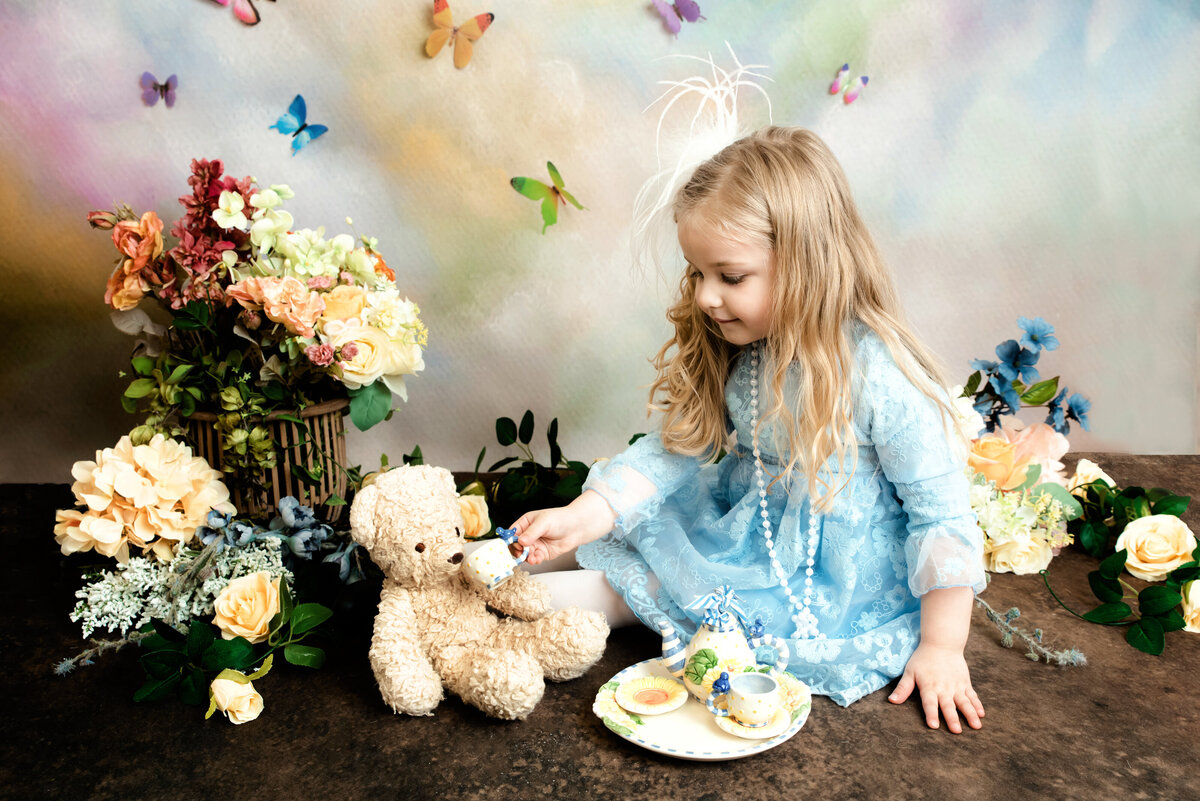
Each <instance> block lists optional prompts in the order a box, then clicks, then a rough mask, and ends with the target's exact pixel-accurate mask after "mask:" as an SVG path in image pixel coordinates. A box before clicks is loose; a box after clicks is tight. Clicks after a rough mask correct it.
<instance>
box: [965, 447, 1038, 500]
mask: <svg viewBox="0 0 1200 801" xmlns="http://www.w3.org/2000/svg"><path fill="white" fill-rule="evenodd" d="M967 464H969V465H970V466H971V468H972V469H973V470H974V471H975V472H976V473H980V474H982V475H984V476H985V477H987V478H988V479H990V480H991V481H994V482H995V483H996V486H997V487H998V488H999V489H1002V490H1011V489H1016V488H1017V487H1019V486H1021V485H1022V484H1023V483H1025V474H1026V472H1027V471H1028V468H1029V463H1028V461H1024V462H1018V461H1017V458H1016V452H1015V449H1014V447H1013V445H1012V443H1011V442H1009V441H1008V440H1007V439H1005V438H1004V436H1002V435H1000V434H984V435H983V436H982V437H980V438H979V439H976V440H973V441H972V442H971V453H970V455H969V456H968V457H967Z"/></svg>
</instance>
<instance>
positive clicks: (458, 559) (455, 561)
mask: <svg viewBox="0 0 1200 801" xmlns="http://www.w3.org/2000/svg"><path fill="white" fill-rule="evenodd" d="M462 560H463V555H462V551H459V552H458V553H456V554H454V556H451V557H450V559H449V562H450V564H452V565H457V564H458V563H459V562H461V561H462Z"/></svg>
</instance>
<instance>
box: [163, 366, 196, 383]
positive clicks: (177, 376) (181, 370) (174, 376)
mask: <svg viewBox="0 0 1200 801" xmlns="http://www.w3.org/2000/svg"><path fill="white" fill-rule="evenodd" d="M191 371H192V366H191V365H190V364H181V365H179V366H178V367H176V368H175V369H174V370H172V371H171V375H170V377H169V378H168V379H167V383H168V384H178V383H179V382H180V381H182V380H183V377H184V376H185V375H187V374H188V373H190V372H191Z"/></svg>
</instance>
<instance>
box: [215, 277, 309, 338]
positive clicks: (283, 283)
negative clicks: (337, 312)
mask: <svg viewBox="0 0 1200 801" xmlns="http://www.w3.org/2000/svg"><path fill="white" fill-rule="evenodd" d="M225 294H226V295H227V296H228V297H231V298H233V299H234V300H236V301H237V302H238V303H240V304H242V306H243V307H244V308H247V309H252V310H255V311H257V310H258V309H262V310H263V313H264V314H266V315H267V318H268V319H270V320H274V321H275V322H277V323H283V326H284V328H286V329H287V330H288V331H291V332H292V333H293V334H297V335H299V336H304V337H311V336H313V335H315V334H316V331H315V330H314V329H313V324H314V323H316V321H317V319H318V318H319V317H320V316H321V313H322V312H324V311H325V301H324V300H323V299H322V298H321V296H320V294H318V293H316V292H313V291H312V290H310V289H309V288H308V287H306V286H305V285H304V283H303V282H302V281H300V280H299V279H298V278H293V277H291V276H288V277H287V278H246V279H244V280H242V281H239V282H238V283H236V284H234V285H233V286H231V287H229V289H228V290H226V292H225Z"/></svg>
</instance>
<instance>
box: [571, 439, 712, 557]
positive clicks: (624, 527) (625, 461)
mask: <svg viewBox="0 0 1200 801" xmlns="http://www.w3.org/2000/svg"><path fill="white" fill-rule="evenodd" d="M699 471H700V459H699V458H697V457H694V456H682V455H680V454H677V453H671V452H670V451H668V450H667V449H666V448H665V447H663V444H662V437H660V436H659V434H658V432H657V431H652V432H651V433H649V434H647V435H646V436H644V437H642V438H641V439H639V440H638V441H637V442H635V443H633V444H632V445H630V446H629V447H628V448H627V449H625V451H624V452H623V453H621V454H620V455H619V456H616V457H614V458H612V459H609V460H607V461H601V462H597V463H596V464H595V465H593V466H592V470H591V472H590V473H589V474H588V477H587V481H585V482H584V484H583V488H584V490H591V491H592V492H595V493H597V494H598V495H600V497H602V498H604V500H605V501H606V502H607V503H608V505H609V506H610V507H611V508H612V510H613V514H615V515H616V516H617V520H616V524H615V530H616V531H619V532H621V533H627V532H629V531H630V530H631V529H632V528H633V527H634V526H636V525H637V524H638V523H639V522H641V521H642V520H643V519H645V518H646V517H648V516H650V515H653V514H654V512H655V511H656V510H657V509H658V507H659V504H661V503H662V501H663V498H665V497H666V496H668V495H670V494H671V493H672V492H674V491H675V490H677V489H679V488H680V487H681V486H683V484H684V483H685V482H686V481H688V480H689V479H691V478H694V477H695V476H696V474H697V473H698V472H699Z"/></svg>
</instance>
